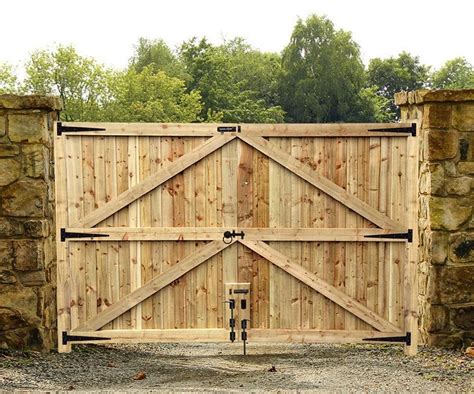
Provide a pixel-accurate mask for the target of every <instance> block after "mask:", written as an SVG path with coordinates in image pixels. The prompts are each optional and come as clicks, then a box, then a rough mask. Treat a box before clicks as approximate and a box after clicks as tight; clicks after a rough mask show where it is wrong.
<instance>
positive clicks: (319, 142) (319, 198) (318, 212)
mask: <svg viewBox="0 0 474 394" xmlns="http://www.w3.org/2000/svg"><path fill="white" fill-rule="evenodd" d="M313 151H314V168H315V170H316V171H317V172H318V173H319V174H321V175H323V174H324V169H325V162H324V138H313ZM312 190H313V201H314V203H313V204H312V208H311V212H312V227H316V228H322V227H325V226H326V219H325V217H326V201H327V196H326V195H325V194H324V193H322V192H321V191H320V190H318V189H316V188H312ZM324 251H325V243H324V242H313V243H312V247H311V256H312V264H311V270H312V272H313V273H314V274H315V275H317V276H319V277H320V278H324V265H325V261H324V258H325V256H324ZM311 302H312V305H313V307H312V320H311V323H310V325H311V328H316V329H319V330H322V329H324V328H326V327H325V324H326V323H325V302H326V301H325V298H324V297H323V296H322V295H321V294H319V293H317V292H316V291H313V290H311Z"/></svg>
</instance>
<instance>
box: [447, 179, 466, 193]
mask: <svg viewBox="0 0 474 394" xmlns="http://www.w3.org/2000/svg"><path fill="white" fill-rule="evenodd" d="M471 185H472V178H470V177H468V176H463V177H459V178H451V179H447V180H446V193H448V194H455V195H458V196H464V195H466V194H468V193H470V191H471Z"/></svg>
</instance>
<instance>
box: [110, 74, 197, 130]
mask: <svg viewBox="0 0 474 394" xmlns="http://www.w3.org/2000/svg"><path fill="white" fill-rule="evenodd" d="M111 85H112V86H111V87H110V90H111V93H112V98H111V100H110V101H109V102H108V103H107V105H106V106H105V107H104V113H103V120H108V121H120V122H195V121H197V120H198V115H199V113H200V112H201V108H202V105H201V102H200V98H201V97H200V95H199V93H198V92H196V91H192V92H190V93H187V92H186V88H185V84H184V81H182V80H180V79H178V78H174V77H170V76H168V75H167V74H166V73H165V72H164V71H158V72H154V71H153V69H152V67H151V66H146V67H145V68H143V69H142V71H141V72H137V71H135V70H133V69H130V70H127V71H123V72H120V73H117V74H116V76H115V78H114V80H113V82H112V84H111Z"/></svg>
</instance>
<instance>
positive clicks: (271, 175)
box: [268, 138, 283, 328]
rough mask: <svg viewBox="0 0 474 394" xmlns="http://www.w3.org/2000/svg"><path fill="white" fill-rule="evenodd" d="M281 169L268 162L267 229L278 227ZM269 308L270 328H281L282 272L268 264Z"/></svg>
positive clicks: (272, 244) (273, 141) (272, 140)
mask: <svg viewBox="0 0 474 394" xmlns="http://www.w3.org/2000/svg"><path fill="white" fill-rule="evenodd" d="M277 141H278V139H273V138H270V142H272V143H274V144H277V143H278V142H277ZM282 171H283V169H282V167H281V166H280V165H278V164H277V163H275V162H274V161H270V162H269V167H268V181H269V187H268V192H269V200H268V202H269V227H271V228H278V227H280V208H281V202H280V191H281V176H280V174H281V172H282ZM270 245H271V246H272V247H276V243H275V242H270ZM269 268H270V269H269V282H270V283H269V300H268V301H269V306H270V322H269V323H270V328H280V327H281V308H280V302H279V297H280V293H281V277H282V275H283V273H282V271H281V270H280V269H279V268H278V267H275V265H273V264H270V267H269Z"/></svg>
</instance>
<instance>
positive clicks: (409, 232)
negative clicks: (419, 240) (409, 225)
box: [364, 229, 413, 243]
mask: <svg viewBox="0 0 474 394" xmlns="http://www.w3.org/2000/svg"><path fill="white" fill-rule="evenodd" d="M364 238H391V239H406V240H407V241H408V242H410V243H411V242H413V230H412V229H409V230H407V232H406V233H394V234H370V235H364Z"/></svg>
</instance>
